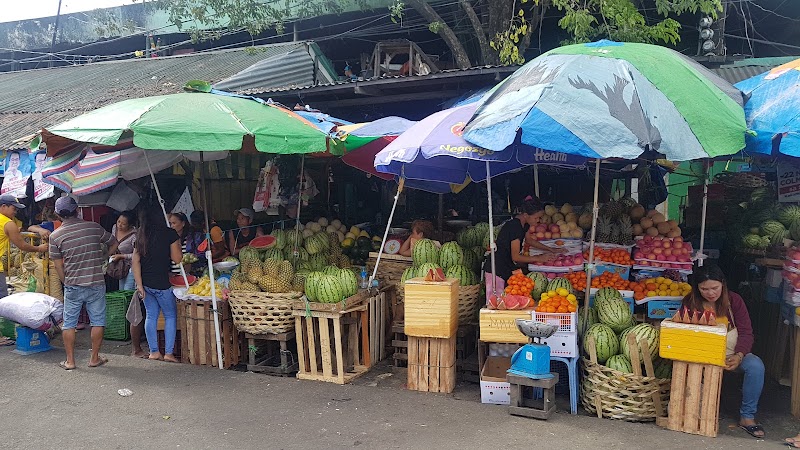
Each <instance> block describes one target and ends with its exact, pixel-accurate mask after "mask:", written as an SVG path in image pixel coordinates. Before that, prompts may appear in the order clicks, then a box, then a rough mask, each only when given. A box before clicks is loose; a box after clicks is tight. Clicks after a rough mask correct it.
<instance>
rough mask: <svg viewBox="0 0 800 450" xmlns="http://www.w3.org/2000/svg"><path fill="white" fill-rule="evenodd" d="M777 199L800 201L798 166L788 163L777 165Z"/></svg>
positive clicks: (789, 201)
mask: <svg viewBox="0 0 800 450" xmlns="http://www.w3.org/2000/svg"><path fill="white" fill-rule="evenodd" d="M778 201H779V202H784V203H792V202H800V168H797V167H795V166H790V165H788V164H780V165H778Z"/></svg>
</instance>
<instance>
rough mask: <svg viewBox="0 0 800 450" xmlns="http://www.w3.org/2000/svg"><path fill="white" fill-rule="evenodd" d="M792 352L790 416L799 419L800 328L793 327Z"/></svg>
mask: <svg viewBox="0 0 800 450" xmlns="http://www.w3.org/2000/svg"><path fill="white" fill-rule="evenodd" d="M792 350H793V351H792V356H793V357H792V415H793V416H795V417H797V418H798V419H800V328H798V327H794V348H793V349H792Z"/></svg>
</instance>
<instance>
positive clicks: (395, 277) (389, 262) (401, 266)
mask: <svg viewBox="0 0 800 450" xmlns="http://www.w3.org/2000/svg"><path fill="white" fill-rule="evenodd" d="M377 256H378V255H377V253H370V254H369V260H368V261H367V270H368V271H369V273H372V270H373V269H374V268H375V262H376V261H377ZM412 266H413V263H412V261H411V258H408V257H405V256H400V255H387V254H383V255H381V264H380V265H379V266H378V273H377V275H376V276H377V278H378V280H380V282H381V285H386V284H393V285H395V286H397V287H398V289H397V292H396V295H397V303H403V299H404V298H405V289H404V288H403V283H401V282H400V280H401V279H402V278H403V272H404V271H405V270H406V269H408V268H409V267H412Z"/></svg>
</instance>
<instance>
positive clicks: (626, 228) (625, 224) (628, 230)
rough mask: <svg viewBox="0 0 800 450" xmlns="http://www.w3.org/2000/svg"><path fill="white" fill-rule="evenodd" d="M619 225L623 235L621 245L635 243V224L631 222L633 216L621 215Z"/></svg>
mask: <svg viewBox="0 0 800 450" xmlns="http://www.w3.org/2000/svg"><path fill="white" fill-rule="evenodd" d="M617 226H618V228H619V231H620V236H621V237H620V242H619V243H620V244H621V245H633V243H634V241H633V225H632V224H631V218H630V217H629V216H622V217H620V218H619V221H618V222H617Z"/></svg>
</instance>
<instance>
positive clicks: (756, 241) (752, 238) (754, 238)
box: [742, 234, 761, 249]
mask: <svg viewBox="0 0 800 450" xmlns="http://www.w3.org/2000/svg"><path fill="white" fill-rule="evenodd" d="M742 245H744V246H745V248H750V249H758V248H761V236H759V235H757V234H748V235H745V237H743V238H742Z"/></svg>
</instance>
